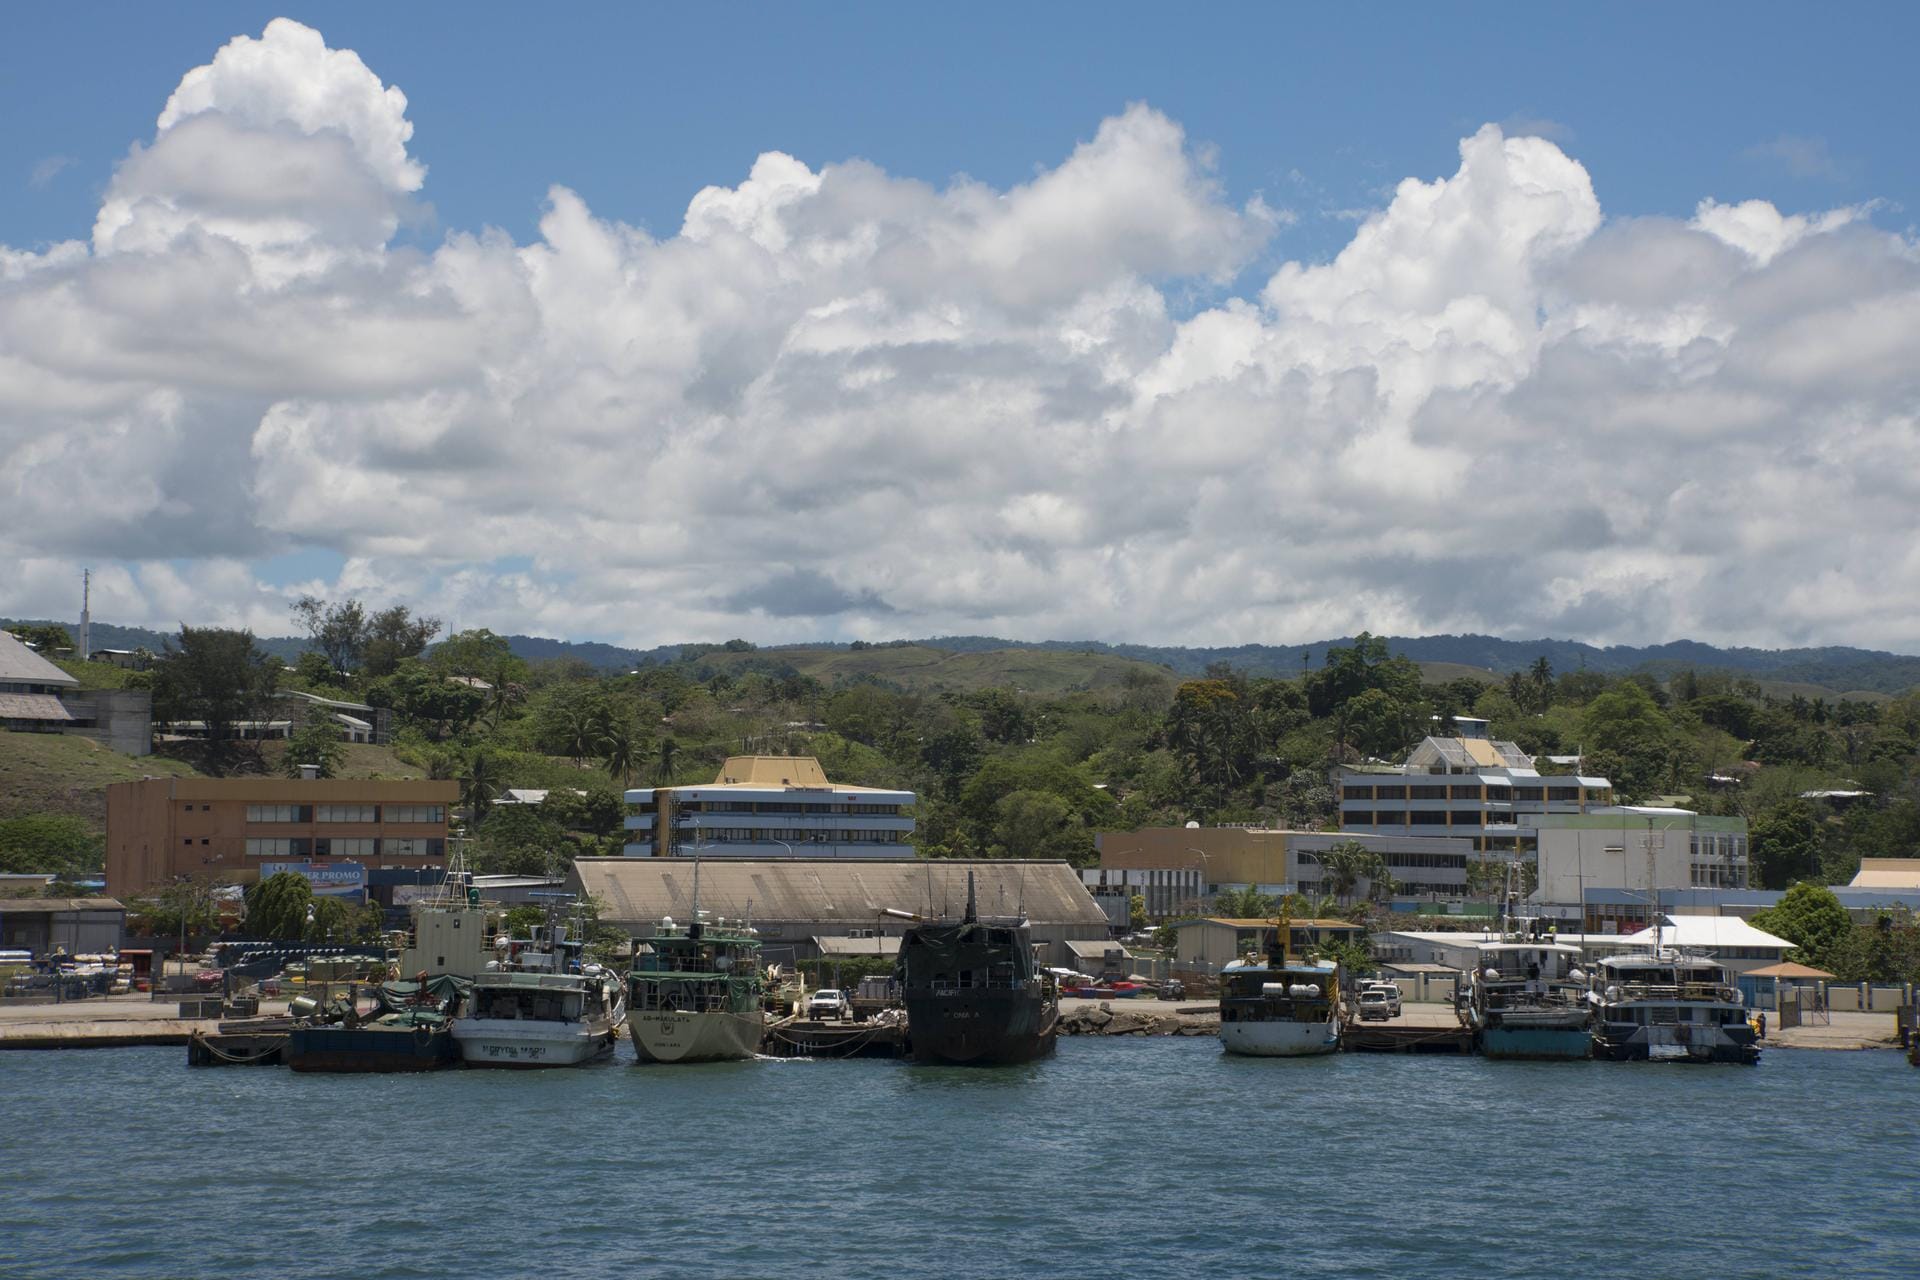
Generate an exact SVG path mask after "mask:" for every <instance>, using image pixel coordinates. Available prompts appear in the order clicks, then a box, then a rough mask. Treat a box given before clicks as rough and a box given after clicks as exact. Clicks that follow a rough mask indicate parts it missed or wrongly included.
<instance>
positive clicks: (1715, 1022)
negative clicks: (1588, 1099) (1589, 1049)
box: [1589, 946, 1760, 1063]
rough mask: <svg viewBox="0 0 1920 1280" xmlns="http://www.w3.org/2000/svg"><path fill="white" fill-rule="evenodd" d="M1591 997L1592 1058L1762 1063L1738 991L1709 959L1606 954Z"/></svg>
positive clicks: (1656, 952)
mask: <svg viewBox="0 0 1920 1280" xmlns="http://www.w3.org/2000/svg"><path fill="white" fill-rule="evenodd" d="M1593 985H1594V988H1595V989H1594V991H1593V992H1592V994H1591V995H1590V996H1589V1001H1590V1003H1591V1004H1592V1005H1593V1010H1594V1013H1593V1054H1594V1056H1595V1057H1597V1058H1609V1059H1612V1060H1614V1061H1627V1060H1631V1059H1640V1060H1647V1059H1651V1060H1653V1061H1656V1062H1666V1061H1673V1062H1738V1063H1754V1062H1758V1061H1759V1060H1760V1046H1759V1044H1758V1043H1757V1042H1756V1039H1757V1038H1756V1033H1755V1030H1754V1028H1753V1026H1752V1024H1750V1023H1749V1022H1748V1021H1747V1010H1746V1005H1745V1002H1744V1001H1743V1000H1742V999H1741V996H1740V989H1739V988H1738V987H1737V986H1735V985H1734V984H1732V983H1730V982H1728V981H1727V971H1726V970H1725V969H1724V968H1723V967H1722V966H1721V965H1720V964H1719V963H1718V962H1717V961H1715V960H1712V959H1710V958H1709V957H1706V956H1698V955H1689V954H1686V953H1683V952H1680V951H1677V950H1674V949H1672V948H1669V947H1660V946H1656V947H1655V948H1654V949H1653V950H1651V951H1642V952H1633V953H1629V954H1626V955H1617V956H1608V957H1606V958H1605V959H1603V960H1601V961H1600V964H1599V975H1598V976H1597V977H1596V978H1595V979H1594V983H1593Z"/></svg>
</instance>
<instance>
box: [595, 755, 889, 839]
mask: <svg viewBox="0 0 1920 1280" xmlns="http://www.w3.org/2000/svg"><path fill="white" fill-rule="evenodd" d="M626 798H627V805H628V813H627V843H626V847H625V849H624V852H625V854H626V856H628V857H630V858H662V857H665V858H673V857H682V858H688V857H701V858H780V857H799V858H910V857H912V856H913V844H912V838H913V817H912V815H911V814H910V813H909V812H908V810H909V809H910V808H911V806H912V805H913V803H914V800H915V799H916V798H917V797H915V795H914V793H913V792H911V791H890V790H886V789H884V788H881V787H857V786H850V785H848V784H846V783H836V782H829V781H828V780H827V774H826V771H825V770H824V769H822V768H821V767H820V762H819V761H818V760H816V759H814V758H813V757H812V756H729V757H728V758H727V761H726V763H725V764H723V765H721V766H720V772H719V773H718V774H717V775H715V777H714V779H713V781H712V782H709V783H696V784H694V785H692V786H680V787H640V788H636V789H634V790H632V791H629V792H627V797H626Z"/></svg>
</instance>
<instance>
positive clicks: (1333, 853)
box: [1320, 840, 1380, 906]
mask: <svg viewBox="0 0 1920 1280" xmlns="http://www.w3.org/2000/svg"><path fill="white" fill-rule="evenodd" d="M1379 858H1380V855H1379V854H1377V853H1375V852H1373V851H1372V850H1371V849H1369V848H1367V846H1365V845H1363V844H1361V843H1360V842H1359V841H1358V840H1342V841H1340V842H1339V843H1338V844H1334V845H1330V846H1329V847H1328V848H1327V849H1326V850H1325V852H1323V853H1321V855H1320V866H1321V869H1322V870H1323V871H1324V872H1325V875H1324V877H1323V881H1324V883H1325V884H1326V886H1327V887H1328V888H1329V889H1332V890H1333V896H1334V897H1335V898H1337V899H1338V900H1339V901H1340V903H1341V905H1343V906H1344V905H1345V904H1346V903H1347V901H1348V900H1349V899H1351V898H1352V897H1353V891H1354V889H1356V888H1357V887H1359V884H1360V881H1361V880H1362V879H1364V878H1366V877H1367V873H1368V872H1369V871H1376V870H1378V866H1377V864H1378V861H1379Z"/></svg>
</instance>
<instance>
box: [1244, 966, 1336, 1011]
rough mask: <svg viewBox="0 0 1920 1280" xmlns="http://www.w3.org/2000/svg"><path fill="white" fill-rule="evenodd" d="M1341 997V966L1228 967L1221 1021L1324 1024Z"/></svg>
mask: <svg viewBox="0 0 1920 1280" xmlns="http://www.w3.org/2000/svg"><path fill="white" fill-rule="evenodd" d="M1339 995H1340V967H1339V966H1338V965H1336V964H1333V963H1332V962H1330V961H1317V962H1301V963H1294V964H1288V965H1267V964H1234V965H1228V966H1227V967H1226V968H1225V969H1223V970H1221V972H1220V1021H1221V1022H1223V1023H1227V1022H1323V1021H1325V1020H1326V1017H1327V1011H1328V1007H1329V1005H1330V1004H1331V1003H1332V1002H1333V1001H1335V1000H1337V999H1338V998H1339Z"/></svg>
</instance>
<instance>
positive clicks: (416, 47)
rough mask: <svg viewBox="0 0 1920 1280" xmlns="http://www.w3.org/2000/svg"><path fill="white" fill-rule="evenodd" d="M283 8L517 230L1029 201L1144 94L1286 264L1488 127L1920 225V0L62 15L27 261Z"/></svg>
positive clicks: (43, 86)
mask: <svg viewBox="0 0 1920 1280" xmlns="http://www.w3.org/2000/svg"><path fill="white" fill-rule="evenodd" d="M282 13H284V14H286V15H288V16H291V17H295V18H299V19H301V20H303V21H306V22H308V23H309V24H311V25H314V26H316V27H318V28H319V29H320V30H322V31H323V32H324V33H325V34H326V36H327V38H328V41H329V43H330V44H331V45H333V46H334V47H336V48H342V47H344V48H351V49H354V50H356V51H357V52H359V53H360V55H361V57H362V58H363V59H364V60H365V61H366V62H367V64H368V65H369V66H370V67H372V68H373V69H374V71H375V72H376V73H377V74H379V75H380V76H381V77H382V78H383V79H385V80H386V81H387V82H388V83H392V84H398V85H400V86H401V87H402V88H403V89H404V90H405V91H406V93H407V95H408V99H409V104H410V106H409V113H408V114H409V116H410V118H411V119H412V120H413V122H414V125H415V133H414V139H413V146H412V150H413V152H414V153H415V154H416V155H417V156H419V157H420V158H421V159H422V160H423V161H424V162H425V163H426V164H427V165H428V167H429V171H430V177H429V189H428V197H429V200H430V203H431V204H432V205H433V206H434V208H435V210H436V211H437V213H438V215H439V218H440V220H441V223H442V224H444V225H447V226H457V227H474V226H479V225H483V224H484V225H492V226H498V227H502V228H505V229H507V230H508V231H510V232H512V233H514V235H515V236H516V237H518V238H525V237H526V236H527V235H528V234H530V232H531V229H532V226H533V223H534V220H535V218H536V217H537V215H538V210H539V207H540V204H541V202H542V200H543V198H544V196H545V193H546V190H547V187H548V185H549V184H550V183H553V182H564V183H566V184H567V185H569V186H571V187H573V188H574V189H576V190H578V191H579V192H580V193H581V194H582V195H583V196H585V197H586V198H587V200H588V202H589V203H590V204H591V205H592V206H593V207H594V209H595V210H596V212H598V213H600V214H601V215H602V216H610V217H618V218H621V219H624V220H627V221H630V222H633V223H636V224H639V225H643V226H645V227H647V228H649V229H650V230H652V231H654V232H655V233H668V232H671V231H672V230H673V229H674V228H675V227H677V226H678V224H679V220H680V217H681V215H682V213H683V212H684V211H685V208H686V202H687V199H688V197H689V195H690V194H691V193H692V192H694V191H696V190H698V189H700V188H701V187H703V186H706V185H709V184H715V183H719V184H731V183H733V182H735V181H737V180H738V177H739V175H740V174H741V173H742V172H743V171H744V169H745V168H746V167H747V166H748V165H749V164H751V162H752V160H753V158H754V157H755V156H757V155H759V154H760V153H761V152H762V151H766V150H769V149H778V150H783V151H787V152H790V153H792V154H793V155H795V156H798V157H799V158H800V159H802V160H805V161H806V162H808V163H809V164H812V165H815V166H816V167H817V166H818V165H820V164H822V163H825V162H828V161H834V160H841V159H846V158H850V157H863V158H865V159H869V160H872V161H874V162H875V163H877V164H879V165H880V166H881V167H882V168H884V169H886V170H887V171H888V172H889V173H892V174H895V175H899V176H911V177H918V178H921V179H925V180H927V181H931V182H936V183H937V182H944V181H945V180H946V179H947V178H949V177H950V176H952V175H954V174H958V173H966V174H969V175H971V176H973V177H975V178H977V179H979V180H981V181H983V182H986V183H989V184H991V185H993V186H996V187H1004V186H1006V185H1009V184H1011V183H1015V182H1019V181H1021V180H1023V179H1025V178H1027V177H1029V176H1031V174H1032V173H1033V171H1034V169H1035V168H1036V167H1037V166H1039V165H1042V164H1050V163H1052V162H1053V161H1054V160H1055V159H1056V158H1057V157H1059V156H1061V155H1063V154H1064V153H1065V152H1066V151H1067V150H1068V149H1070V148H1071V146H1072V145H1073V143H1074V142H1075V141H1076V140H1079V139H1083V138H1085V137H1086V136H1088V134H1089V133H1090V131H1091V130H1092V128H1093V126H1094V125H1095V124H1096V123H1097V122H1098V121H1099V120H1100V119H1101V118H1102V117H1104V116H1106V115H1109V114H1112V113H1113V112H1116V111H1118V110H1119V109H1121V108H1122V107H1124V106H1125V105H1126V104H1128V103H1129V102H1133V101H1142V100H1143V101H1146V102H1149V103H1151V104H1152V105H1153V106H1155V107H1157V108H1159V109H1160V110H1162V111H1164V112H1166V113H1167V114H1168V115H1170V116H1171V117H1173V118H1174V119H1175V120H1178V121H1180V122H1181V123H1182V124H1184V125H1185V126H1186V128H1187V130H1188V132H1189V134H1190V135H1191V136H1192V137H1193V138H1195V139H1196V140H1199V141H1202V142H1206V143H1210V144H1212V145H1213V146H1215V147H1217V148H1218V164H1219V170H1218V172H1219V176H1220V178H1221V180H1222V181H1223V183H1224V184H1225V186H1226V188H1227V190H1228V193H1229V194H1230V195H1233V196H1236V197H1238V198H1240V199H1245V198H1246V197H1247V196H1250V195H1252V194H1254V193H1256V192H1264V193H1265V194H1266V196H1267V199H1268V200H1269V201H1270V202H1271V203H1274V204H1276V205H1281V206H1284V207H1287V208H1290V209H1295V210H1297V211H1298V212H1299V213H1300V215H1301V221H1300V223H1299V224H1298V225H1297V226H1295V227H1293V228H1291V229H1290V230H1288V231H1287V232H1285V233H1284V234H1282V235H1281V236H1280V237H1279V238H1278V239H1277V240H1276V242H1275V244H1274V246H1273V250H1274V252H1275V253H1277V254H1280V255H1282V256H1286V257H1307V258H1313V257H1317V256H1322V255H1325V254H1327V253H1330V252H1332V251H1334V250H1336V249H1337V248H1338V247H1339V245H1340V244H1342V243H1344V241H1345V239H1346V237H1347V235H1348V234H1349V232H1350V227H1349V226H1347V225H1343V224H1342V223H1341V222H1340V220H1339V219H1338V218H1336V217H1332V216H1330V215H1332V214H1335V213H1337V212H1338V211H1341V210H1354V209H1362V208H1373V207H1377V206H1379V205H1380V204H1382V203H1384V192H1385V191H1386V189H1387V188H1389V187H1390V186H1391V184H1392V183H1394V182H1397V181H1398V180H1399V179H1400V178H1402V177H1404V176H1409V175H1415V176H1420V177H1433V176H1437V175H1439V174H1442V173H1446V172H1450V171H1451V169H1452V167H1453V163H1454V148H1455V145H1456V143H1457V141H1458V140H1459V138H1460V137H1461V136H1462V135H1464V134H1466V133H1470V132H1472V130H1473V129H1474V128H1476V127H1477V126H1479V125H1480V124H1483V123H1486V122H1488V121H1493V122H1518V123H1522V124H1523V125H1524V124H1526V123H1527V122H1537V124H1536V127H1546V128H1548V129H1549V136H1552V137H1553V138H1554V139H1555V140H1556V141H1560V142H1562V143H1563V144H1564V145H1565V146H1566V147H1567V149H1568V150H1569V151H1570V152H1571V153H1572V154H1573V155H1575V156H1576V157H1577V158H1578V159H1579V160H1580V161H1581V163H1582V164H1583V165H1585V166H1586V168H1587V169H1588V171H1589V172H1590V173H1592V175H1593V178H1594V182H1595V185H1596V186H1597V187H1599V188H1600V189H1601V190H1603V191H1604V192H1605V193H1606V197H1607V207H1608V211H1609V213H1610V214H1612V215H1615V216H1619V215H1623V214H1659V213H1664V214H1684V213H1687V212H1689V211H1690V210H1691V209H1692V208H1693V206H1694V204H1695V202H1697V201H1698V200H1699V199H1700V198H1701V197H1702V196H1705V195H1712V196H1714V197H1716V198H1718V199H1720V200H1723V201H1737V200H1743V199H1748V198H1754V197H1758V198H1761V199H1766V200H1770V201H1772V202H1774V203H1775V204H1777V205H1779V206H1781V207H1782V208H1784V209H1801V208H1808V207H1819V208H1825V207H1829V206H1831V205H1836V204H1851V203H1858V202H1861V201H1864V200H1869V199H1879V200H1884V201H1887V202H1888V203H1889V205H1890V206H1892V208H1890V209H1889V210H1888V211H1886V212H1885V213H1883V214H1882V215H1881V216H1882V217H1885V218H1890V219H1892V220H1894V221H1895V222H1896V223H1897V222H1898V221H1900V220H1902V219H1905V218H1907V217H1910V216H1912V215H1911V213H1910V211H1912V210H1915V209H1920V191H1916V189H1915V184H1916V182H1920V167H1916V166H1915V165H1914V164H1913V163H1912V155H1913V130H1914V127H1915V125H1916V124H1917V123H1920V99H1917V97H1916V92H1915V89H1914V87H1913V86H1914V78H1913V70H1912V65H1911V58H1912V52H1913V49H1914V47H1915V39H1916V37H1920V8H1917V7H1915V6H1911V5H1850V6H1822V7H1819V8H1817V9H1816V8H1811V7H1808V6H1802V5H1779V4H1754V5H1738V6H1735V5H1706V4H1703V5H1673V6H1654V5H1639V6H1543V5H1485V6H1476V7H1474V8H1473V9H1472V10H1471V11H1469V10H1467V9H1463V8H1456V7H1453V6H1445V5H1436V6H1418V7H1416V6H1412V5H1379V6H1362V5H1341V6H1326V7H1322V8H1320V9H1317V10H1315V9H1308V8H1306V7H1304V6H1279V5H1266V4H1261V5H1229V4H1222V5H1207V6H1146V5H1126V4H1121V5H1073V4H1063V5H1039V6H1027V5H1022V6H1010V5H1009V6H994V5H981V6H965V7H961V6H949V7H947V8H944V9H941V10H938V11H936V10H934V9H933V8H932V7H930V6H893V5H846V6H826V5H816V6H807V5H791V6H773V5H742V6H680V7H661V6H639V5H631V6H629V5H622V6H599V7H580V8H574V9H569V10H565V11H561V12H558V13H546V14H543V15H541V16H540V17H539V18H538V19H537V20H536V19H534V18H533V17H532V16H531V14H530V11H529V10H527V9H526V8H525V7H524V6H509V5H498V4H493V5H489V4H474V5H463V6H458V7H454V6H446V5H396V6H385V5H382V6H374V5H349V6H339V5H326V6H317V5H310V6H294V7H279V8H261V7H259V6H253V5H230V4H196V5H187V6H162V5H110V6H104V7H93V6H83V5H63V6H32V7H28V6H16V7H14V8H12V9H11V10H10V11H9V14H8V17H7V20H6V22H7V29H8V31H9V38H8V39H7V40H6V41H5V42H4V48H0V70H3V72H4V74H3V75H0V119H5V120H8V121H12V122H14V127H11V128H9V129H7V130H5V131H4V133H3V134H0V173H3V174H7V175H11V179H12V180H11V181H8V182H3V183H0V230H4V238H5V240H6V242H8V243H11V244H14V245H22V244H32V243H36V242H40V241H48V240H58V239H64V238H67V237H71V236H75V235H80V234H83V233H84V231H85V229H86V228H87V227H88V225H89V224H90V223H91V220H92V216H93V210H94V207H95V205H96V203H97V201H98V196H99V192H100V190H101V189H102V188H103V187H104V186H105V184H106V182H107V180H108V178H109V177H110V175H111V172H112V167H113V165H114V164H115V163H116V162H117V161H118V160H119V159H120V158H121V157H122V156H123V155H124V154H125V153H126V149H127V146H128V144H129V143H130V142H131V141H132V140H133V139H136V138H142V139H144V138H145V137H147V136H148V135H149V134H150V133H151V130H152V124H153V118H154V116H155V115H156V114H157V112H158V109H159V105H160V104H161V103H163V102H164V101H165V100H166V96H167V94H168V93H169V92H170V91H171V89H172V87H173V85H174V83H175V82H176V81H177V80H178V78H179V75H180V72H181V70H182V69H184V68H186V67H189V66H195V65H198V64H200V63H202V62H204V61H205V60H206V59H207V57H208V55H209V54H210V53H211V52H212V51H213V50H215V49H217V48H218V47H219V46H220V45H222V44H224V43H225V42H226V41H227V40H228V39H229V38H231V37H232V36H234V35H236V34H241V33H255V34H257V33H258V32H259V30H260V28H261V27H262V26H263V25H264V24H265V22H266V20H267V19H268V18H269V17H272V16H275V15H278V14H282ZM1783 139H1785V140H1787V141H1786V142H1785V143H1782V140H1783ZM62 159H65V160H67V161H69V162H70V163H68V164H66V165H64V166H63V167H61V168H60V169H59V170H58V171H57V172H55V173H53V174H52V175H51V176H50V177H46V178H45V179H44V182H43V185H38V186H36V185H34V183H33V182H32V178H33V175H34V174H35V171H36V168H37V167H39V166H42V165H44V164H47V163H49V162H52V163H59V162H60V161H61V160H62Z"/></svg>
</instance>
